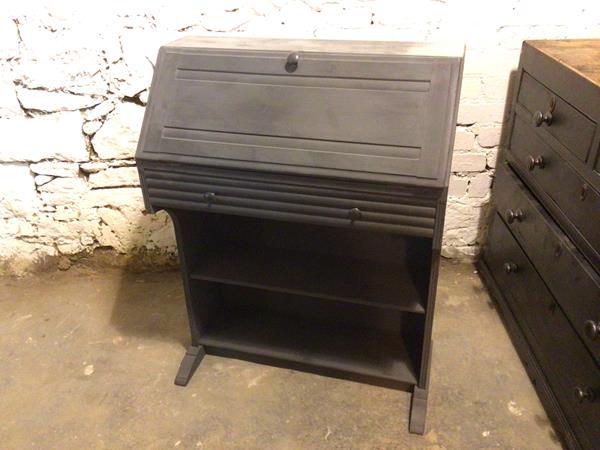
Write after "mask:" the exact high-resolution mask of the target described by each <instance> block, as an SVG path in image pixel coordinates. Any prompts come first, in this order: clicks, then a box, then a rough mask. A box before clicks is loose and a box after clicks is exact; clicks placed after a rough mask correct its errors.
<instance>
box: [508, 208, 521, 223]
mask: <svg viewBox="0 0 600 450" xmlns="http://www.w3.org/2000/svg"><path fill="white" fill-rule="evenodd" d="M505 217H506V221H507V222H508V223H513V222H514V221H515V220H516V221H517V222H521V221H522V220H523V218H524V217H525V214H524V213H523V211H522V210H520V209H515V210H513V209H507V210H506V214H505Z"/></svg>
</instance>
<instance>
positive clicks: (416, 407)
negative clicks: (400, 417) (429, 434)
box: [408, 386, 427, 434]
mask: <svg viewBox="0 0 600 450" xmlns="http://www.w3.org/2000/svg"><path fill="white" fill-rule="evenodd" d="M426 416H427V390H426V389H421V388H420V387H417V386H415V390H414V391H413V394H412V399H411V404H410V419H409V425H408V431H410V432H411V433H414V434H423V433H425V418H426Z"/></svg>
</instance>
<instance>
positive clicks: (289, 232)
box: [190, 216, 429, 314]
mask: <svg viewBox="0 0 600 450" xmlns="http://www.w3.org/2000/svg"><path fill="white" fill-rule="evenodd" d="M210 219H211V220H212V221H213V224H212V225H213V226H212V227H211V228H210V234H211V238H210V241H209V242H208V243H207V246H206V250H205V251H204V253H203V254H202V255H200V256H199V258H198V261H197V263H196V264H195V265H194V266H193V267H192V268H191V274H190V277H191V278H192V279H196V280H205V281H214V282H218V283H226V284H234V285H238V286H246V287H254V288H260V289H265V290H270V291H274V292H282V293H290V294H299V295H305V296H310V297H317V298H323V299H329V300H337V301H346V302H351V303H358V304H367V305H372V306H375V307H382V308H391V309H398V310H401V311H407V312H413V313H421V314H422V313H424V312H425V307H424V305H425V304H426V299H427V293H428V291H427V289H428V278H427V275H428V267H429V266H428V264H429V260H427V259H424V258H423V257H422V256H421V255H422V254H423V251H422V250H421V251H420V248H425V247H426V246H427V240H426V239H424V238H406V237H403V236H396V235H387V234H376V233H372V232H368V231H357V230H347V229H339V228H330V227H322V226H310V225H302V226H301V227H299V226H298V225H297V224H293V223H287V222H279V223H277V224H276V225H275V226H273V221H266V220H257V219H248V218H240V217H238V218H237V220H236V221H235V222H232V221H231V220H228V216H218V217H216V218H215V217H212V216H211V217H210Z"/></svg>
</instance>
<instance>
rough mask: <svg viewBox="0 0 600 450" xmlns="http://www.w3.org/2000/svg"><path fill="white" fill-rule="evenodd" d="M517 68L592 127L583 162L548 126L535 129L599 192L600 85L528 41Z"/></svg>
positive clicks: (583, 142)
mask: <svg viewBox="0 0 600 450" xmlns="http://www.w3.org/2000/svg"><path fill="white" fill-rule="evenodd" d="M520 67H521V70H522V71H523V72H524V73H527V74H529V75H530V76H531V77H532V78H534V79H535V80H537V82H538V83H539V84H540V85H543V86H544V87H545V88H546V89H547V90H548V93H549V95H554V96H556V97H557V98H560V99H562V100H563V101H564V102H565V104H567V105H569V106H570V107H571V108H573V109H574V110H576V111H578V112H579V113H581V114H582V115H583V116H584V117H585V118H586V119H587V121H589V122H591V123H592V124H593V125H594V126H595V133H594V137H593V139H592V143H591V145H590V148H589V153H588V157H587V160H586V161H582V160H581V159H580V158H579V157H577V156H576V155H577V153H578V151H577V150H575V149H573V148H569V147H568V146H567V145H566V144H564V145H563V144H561V142H560V141H559V139H556V138H554V136H553V135H552V134H550V133H549V132H548V131H549V130H548V129H547V128H548V127H546V126H542V127H540V128H538V129H537V131H538V133H539V134H540V135H541V136H544V137H545V138H546V141H547V142H548V143H549V145H551V146H552V148H553V149H554V150H555V151H557V152H559V153H560V154H561V156H563V157H564V158H565V159H566V161H567V162H568V163H569V164H571V165H572V166H573V167H574V168H575V170H576V171H577V172H579V174H580V175H581V176H582V177H583V178H584V179H585V180H586V182H588V183H589V184H590V185H591V186H593V187H595V188H596V190H597V191H600V127H598V124H599V123H600V86H598V85H596V84H594V83H592V82H590V81H589V80H587V79H585V78H583V77H582V76H580V75H579V74H577V73H576V72H574V71H572V70H569V69H568V68H567V67H565V66H564V65H562V64H560V63H558V62H557V61H556V60H554V59H552V58H549V57H548V56H546V55H545V54H543V53H542V52H540V51H539V50H538V49H536V48H535V47H534V46H530V45H527V43H525V44H524V45H523V50H522V52H521V62H520ZM579 120H581V119H578V121H579ZM583 123H585V121H583ZM551 127H552V125H551V126H550V128H551ZM586 128H587V126H585V127H584V133H586V132H587V130H586ZM587 138H588V136H587V135H586V134H584V136H583V139H582V142H581V143H577V142H576V143H575V147H578V146H581V147H582V148H583V147H585V141H587ZM574 139H576V136H575V138H574Z"/></svg>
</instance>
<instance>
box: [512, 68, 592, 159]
mask: <svg viewBox="0 0 600 450" xmlns="http://www.w3.org/2000/svg"><path fill="white" fill-rule="evenodd" d="M517 102H518V103H519V104H521V105H522V106H524V107H525V109H527V111H528V112H529V114H530V115H531V126H533V127H540V128H543V129H545V130H547V131H548V133H550V134H551V135H552V136H554V137H555V138H556V139H557V140H558V141H559V142H560V143H561V144H563V145H564V146H565V147H567V148H568V149H569V150H570V151H571V152H572V153H573V154H575V156H577V158H579V159H580V160H581V161H583V162H585V161H587V158H588V154H589V151H590V147H591V145H592V141H593V139H594V131H595V129H596V123H594V122H593V121H592V120H590V119H588V118H587V117H586V116H585V115H584V114H583V113H582V112H580V111H579V110H577V109H576V108H574V107H573V106H571V105H570V104H569V103H567V102H565V101H564V100H563V99H562V98H561V97H559V96H557V95H556V94H555V93H554V92H552V91H551V90H549V89H548V88H546V87H545V86H544V85H543V84H541V83H540V82H539V81H537V80H536V79H535V78H533V77H532V76H531V75H529V74H528V73H527V72H524V73H523V78H522V80H521V86H520V88H519V95H518V98H517Z"/></svg>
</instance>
